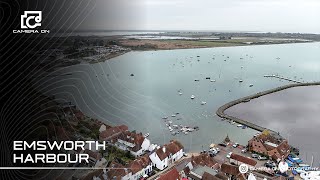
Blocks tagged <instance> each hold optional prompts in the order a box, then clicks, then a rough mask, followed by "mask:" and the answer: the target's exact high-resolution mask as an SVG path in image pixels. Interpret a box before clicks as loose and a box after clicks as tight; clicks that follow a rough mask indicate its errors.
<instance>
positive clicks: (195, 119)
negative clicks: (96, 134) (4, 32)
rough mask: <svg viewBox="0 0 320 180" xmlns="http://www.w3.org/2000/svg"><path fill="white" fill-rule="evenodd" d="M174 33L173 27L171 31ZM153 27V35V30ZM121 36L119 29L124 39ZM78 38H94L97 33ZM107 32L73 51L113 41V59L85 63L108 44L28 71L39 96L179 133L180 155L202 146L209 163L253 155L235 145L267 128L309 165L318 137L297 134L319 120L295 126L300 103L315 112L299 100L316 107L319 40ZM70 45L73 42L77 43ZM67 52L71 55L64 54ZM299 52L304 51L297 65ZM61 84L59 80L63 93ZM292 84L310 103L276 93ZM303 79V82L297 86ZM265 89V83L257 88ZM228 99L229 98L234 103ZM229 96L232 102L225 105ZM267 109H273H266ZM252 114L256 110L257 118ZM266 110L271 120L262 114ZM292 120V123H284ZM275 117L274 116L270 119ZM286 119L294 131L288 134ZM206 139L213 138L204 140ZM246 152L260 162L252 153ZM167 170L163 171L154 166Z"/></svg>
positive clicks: (156, 135) (160, 137) (116, 122)
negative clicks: (142, 46)
mask: <svg viewBox="0 0 320 180" xmlns="http://www.w3.org/2000/svg"><path fill="white" fill-rule="evenodd" d="M177 34H178V33H175V37H174V38H176V36H178V35H177ZM135 36H136V35H135ZM144 36H146V38H147V37H149V35H148V34H145V35H140V37H144ZM152 36H157V34H154V33H153V34H152ZM129 37H130V36H128V35H126V36H125V37H124V38H129ZM161 37H162V36H161ZM77 38H79V37H76V38H75V40H74V41H75V42H78V43H79V44H83V43H81V40H78V39H77ZM85 38H87V39H92V41H94V39H96V38H97V37H95V36H92V37H85ZM112 38H113V39H112ZM80 39H83V37H81V38H80ZM106 39H108V40H105V41H103V42H100V43H102V45H103V47H101V45H99V46H95V45H89V46H85V45H82V46H80V47H79V48H78V50H79V51H81V49H86V48H87V49H89V48H93V49H98V50H100V49H102V48H105V47H106V48H107V49H108V48H109V49H111V51H114V52H116V53H117V50H120V52H121V51H124V53H123V54H122V52H121V54H120V55H119V56H116V57H113V58H111V59H108V58H107V59H104V60H103V61H100V60H99V61H98V62H92V59H93V60H94V59H95V57H97V56H98V57H104V56H105V54H106V52H105V51H102V53H101V52H100V53H99V54H98V55H93V56H87V57H85V58H82V59H90V61H89V62H86V61H84V60H82V61H81V62H80V63H78V64H75V65H72V66H65V65H64V66H63V67H62V68H61V67H57V68H55V69H54V70H52V69H49V70H48V71H47V72H42V73H41V74H40V75H36V74H35V75H34V77H37V78H35V80H37V83H35V86H36V87H38V88H39V87H40V88H39V90H41V91H42V92H43V93H44V94H45V95H47V96H49V97H50V96H54V98H55V99H57V101H58V100H59V99H62V100H63V101H61V102H59V103H64V104H65V103H69V104H72V105H74V106H75V107H76V108H77V109H79V110H81V112H82V113H84V114H85V115H87V116H89V117H91V118H94V119H99V120H100V121H101V122H103V123H105V124H106V125H108V126H114V127H117V126H121V125H125V126H127V128H128V130H129V131H136V132H141V134H142V135H143V136H144V137H145V138H147V139H149V140H150V142H151V144H152V145H154V146H155V147H156V146H161V145H162V144H166V143H167V142H170V141H171V140H178V141H179V143H181V144H183V147H184V148H183V152H184V153H185V154H186V156H187V154H197V153H198V154H199V156H203V155H204V154H202V153H201V152H204V153H205V154H206V153H209V155H211V156H213V159H214V160H216V161H217V163H219V162H220V163H222V162H225V161H227V162H228V161H229V159H228V157H227V154H228V153H232V152H233V150H234V149H237V150H238V149H239V152H240V154H239V155H242V156H249V157H251V156H252V155H251V154H245V153H243V152H244V151H245V152H246V153H247V152H249V149H248V148H249V146H248V143H249V142H250V140H251V139H252V138H254V137H256V136H258V137H259V136H260V133H262V134H263V133H266V134H268V135H267V136H270V138H271V137H272V138H280V139H282V140H285V141H289V140H290V141H289V143H290V144H289V145H288V146H287V150H289V151H290V152H291V153H292V156H299V158H301V160H303V161H304V163H305V164H306V163H308V164H310V163H314V165H316V163H317V162H319V158H318V157H319V152H318V149H319V146H318V145H317V144H316V143H315V144H312V145H310V144H306V143H307V142H306V141H304V140H303V139H304V138H300V139H299V136H300V135H301V133H300V134H299V133H298V132H299V131H301V132H303V133H304V136H309V137H310V138H311V141H317V134H318V131H317V129H315V130H314V131H311V129H313V128H312V127H313V126H316V125H317V124H316V120H314V121H312V120H311V119H312V118H309V119H310V123H307V124H310V127H309V128H310V131H308V132H305V130H304V128H308V125H302V124H304V123H306V122H307V120H305V119H304V120H303V122H301V123H302V124H301V125H299V123H297V121H298V122H299V119H297V118H298V117H300V116H301V118H303V117H306V116H305V115H304V113H305V112H308V116H311V117H314V116H315V117H316V113H315V112H314V111H311V112H309V111H307V110H304V108H306V109H310V108H309V106H312V103H314V106H316V104H317V99H316V97H314V96H313V94H314V92H316V91H317V88H318V87H317V86H318V85H319V84H318V83H317V81H318V79H319V78H320V74H319V73H318V68H317V67H320V64H319V62H317V60H318V59H319V58H320V54H319V50H320V44H319V43H318V42H316V41H312V40H310V39H308V40H305V41H301V42H299V43H297V42H295V43H292V42H290V43H280V44H278V43H276V44H273V43H271V44H269V43H268V44H262V45H248V44H245V45H239V46H234V45H233V44H231V45H230V46H227V47H226V46H225V45H223V47H219V43H220V42H219V40H218V42H215V43H216V44H217V46H218V47H214V48H211V47H208V48H207V47H204V48H187V49H185V48H182V49H180V48H177V49H170V50H159V49H156V48H155V49H148V50H132V49H131V48H130V47H127V46H125V47H123V45H122V44H118V42H119V41H120V42H122V41H123V37H121V38H119V37H116V38H115V37H112V36H106ZM109 39H111V40H109ZM119 39H120V40H119ZM142 39H144V38H142ZM231 39H232V38H231ZM150 41H151V40H150ZM196 41H198V40H196ZM278 41H279V40H278ZM285 41H288V40H287V39H286V40H285ZM108 42H111V43H114V44H116V45H114V44H113V45H110V46H108V45H106V46H105V45H104V43H108ZM75 46H77V47H78V45H77V44H75ZM73 49H74V48H73ZM113 49H114V50H113ZM98 50H97V51H98ZM53 51H59V52H63V51H64V50H63V49H61V50H56V49H55V50H53ZM287 52H290V53H287ZM60 56H63V54H60ZM73 59H76V58H72V59H71V60H70V61H73ZM301 59H304V63H303V64H301V62H300V61H301ZM67 60H68V59H67ZM67 60H64V62H65V61H67ZM66 77H67V78H66ZM48 78H49V79H50V82H51V84H49V85H47V84H46V83H45V82H46V81H47V80H48ZM52 82H54V83H52ZM38 84H39V86H38ZM41 85H45V86H44V87H42V86H41ZM287 86H288V87H287ZM291 86H292V87H291ZM57 87H58V88H57ZM59 87H61V88H63V92H62V91H61V90H60V89H59ZM74 87H80V88H76V89H75V88H74ZM298 87H299V88H300V90H299V91H309V93H306V94H305V95H304V96H303V97H304V98H303V99H310V101H309V100H308V101H307V102H308V105H307V104H306V105H304V101H303V100H302V99H297V100H295V97H296V96H295V95H294V94H291V93H285V94H286V95H287V96H288V97H284V95H278V94H280V93H281V92H282V91H293V90H295V89H297V88H298ZM304 88H305V89H306V90H303V89H304ZM79 90H83V92H79ZM265 91H268V92H267V93H264V92H265ZM269 91H270V92H269ZM58 92H60V93H58ZM61 92H62V93H61ZM266 94H268V95H266ZM273 96H280V97H278V98H273ZM243 97H246V98H245V99H243ZM267 97H269V98H267ZM237 99H240V100H239V101H237ZM260 99H268V100H263V101H267V102H268V103H266V102H262V103H261V102H259V101H260ZM270 99H271V100H270ZM282 99H283V100H282ZM66 100H67V101H66ZM234 100H236V101H237V102H236V103H232V102H233V101H234ZM272 100H273V101H274V102H273V101H272ZM230 102H231V105H228V106H227V107H223V105H225V104H228V103H230ZM276 102H279V103H280V102H281V104H282V105H283V106H285V104H286V103H287V102H289V103H290V104H291V105H292V106H293V107H292V109H288V110H287V109H286V108H284V109H283V108H280V107H278V108H277V106H276ZM242 104H243V105H242ZM268 104H270V105H269V106H268ZM304 106H307V107H304ZM290 107H291V106H290ZM302 107H303V108H302ZM219 108H220V109H221V108H223V110H222V112H219V110H220V109H219ZM256 109H257V110H256ZM271 110H272V112H276V114H274V113H271V112H270V111H271ZM289 110H290V111H295V112H296V113H295V117H291V116H285V115H286V114H290V113H289V112H288V111H289ZM300 110H302V111H301V114H299V111H300ZM255 111H257V112H255ZM313 113H315V114H313ZM258 114H261V117H260V116H258ZM269 114H270V116H271V117H270V119H272V121H271V120H269V119H267V118H268V117H269V116H268V115H269ZM277 114H278V116H276V115H277ZM281 114H283V115H281ZM298 115H299V116H298ZM297 116H298V117H297ZM267 122H268V123H267ZM269 122H270V123H269ZM293 122H295V123H294V124H292V123H293ZM279 123H280V124H281V125H278V124H279ZM291 126H292V128H291ZM287 127H290V130H292V131H294V132H292V133H290V131H289V130H288V128H287ZM107 130H108V129H107ZM101 133H102V134H103V132H101ZM101 133H100V136H101ZM308 133H310V134H308ZM262 136H264V135H262ZM226 137H228V139H230V143H229V142H227V143H223V142H224V141H225V138H226ZM100 138H101V137H100ZM261 138H262V137H261ZM312 138H314V139H313V140H312ZM282 140H281V141H282ZM278 141H279V140H278ZM292 142H294V143H292ZM234 143H235V144H234ZM219 144H220V145H219ZM221 144H222V145H224V144H225V145H227V147H228V146H229V145H231V147H232V146H236V148H231V150H229V149H228V150H225V152H222V151H221V152H216V150H213V149H214V148H218V149H219V148H220V149H223V150H224V149H225V148H226V147H224V146H221ZM238 144H239V145H238ZM152 145H150V147H151V146H152ZM210 145H216V146H215V147H214V148H213V149H212V148H210ZM220 146H221V147H220ZM275 147H277V145H275ZM229 151H230V152H229ZM214 152H216V153H214ZM235 152H237V151H235ZM280 153H281V152H280ZM219 154H220V155H219ZM222 154H225V155H222ZM289 154H290V153H287V154H286V156H288V155H289ZM216 155H217V156H216ZM211 156H210V157H211ZM221 156H222V157H221ZM192 157H194V156H192ZM215 157H217V159H215ZM266 157H267V158H268V159H269V160H268V162H270V161H271V160H274V161H275V162H276V161H277V159H278V160H279V159H281V158H282V157H281V155H278V157H271V156H269V157H268V156H266ZM229 158H230V157H229ZM254 160H255V161H258V162H260V160H258V159H254ZM261 161H262V160H261ZM262 162H263V163H265V162H267V160H263V161H262ZM293 163H294V162H293ZM262 165H263V164H262ZM171 166H172V165H171ZM170 169H171V168H170ZM165 172H168V171H163V172H162V173H161V174H164V173H165ZM274 173H276V172H273V173H271V174H270V172H267V173H266V172H264V173H263V174H266V177H268V176H270V175H271V176H273V175H274ZM294 173H296V172H294ZM291 175H292V173H291ZM257 176H261V175H257ZM262 176H263V175H262ZM262 176H261V177H262Z"/></svg>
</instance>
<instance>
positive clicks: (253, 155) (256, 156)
mask: <svg viewBox="0 0 320 180" xmlns="http://www.w3.org/2000/svg"><path fill="white" fill-rule="evenodd" d="M251 157H253V158H258V157H259V155H258V154H252V155H251Z"/></svg>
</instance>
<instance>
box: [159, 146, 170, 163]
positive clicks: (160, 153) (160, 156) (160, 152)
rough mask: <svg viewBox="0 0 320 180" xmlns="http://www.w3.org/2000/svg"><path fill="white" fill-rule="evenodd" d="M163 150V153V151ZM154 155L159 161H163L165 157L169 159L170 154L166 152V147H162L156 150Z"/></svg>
mask: <svg viewBox="0 0 320 180" xmlns="http://www.w3.org/2000/svg"><path fill="white" fill-rule="evenodd" d="M163 148H165V152H164V151H163ZM156 153H157V155H158V157H159V159H160V160H161V161H162V160H164V159H165V158H166V157H169V155H170V152H168V151H167V150H166V146H163V147H161V148H159V149H157V150H156Z"/></svg>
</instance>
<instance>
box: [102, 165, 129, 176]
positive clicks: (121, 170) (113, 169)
mask: <svg viewBox="0 0 320 180" xmlns="http://www.w3.org/2000/svg"><path fill="white" fill-rule="evenodd" d="M126 174H127V172H126V171H125V167H124V166H123V165H121V164H119V163H116V162H112V163H111V164H110V166H109V170H108V171H107V176H108V179H116V180H121V177H123V176H125V175H126Z"/></svg>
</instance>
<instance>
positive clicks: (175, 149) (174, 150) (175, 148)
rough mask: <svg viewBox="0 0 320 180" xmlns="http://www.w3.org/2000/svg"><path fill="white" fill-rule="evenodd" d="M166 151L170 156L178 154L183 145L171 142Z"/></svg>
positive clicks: (174, 141)
mask: <svg viewBox="0 0 320 180" xmlns="http://www.w3.org/2000/svg"><path fill="white" fill-rule="evenodd" d="M166 148H167V149H168V151H169V152H170V153H172V154H176V153H177V152H179V151H180V150H181V149H183V145H182V144H181V143H180V142H179V141H177V140H173V141H171V142H170V143H169V144H168V145H167V147H166Z"/></svg>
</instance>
